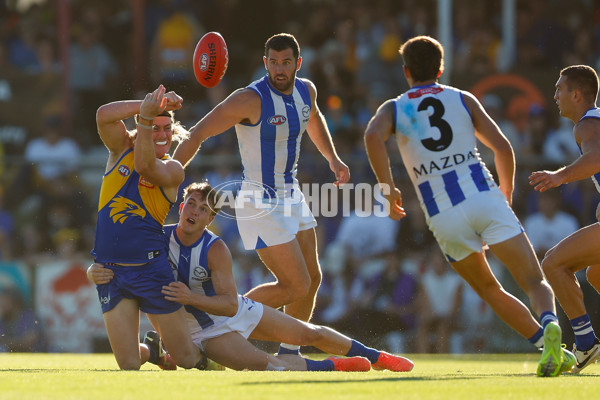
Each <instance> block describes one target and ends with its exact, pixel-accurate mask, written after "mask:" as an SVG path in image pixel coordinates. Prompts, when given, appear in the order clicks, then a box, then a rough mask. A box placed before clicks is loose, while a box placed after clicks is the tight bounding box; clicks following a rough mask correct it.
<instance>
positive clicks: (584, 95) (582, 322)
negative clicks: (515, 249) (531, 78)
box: [529, 65, 600, 373]
mask: <svg viewBox="0 0 600 400" xmlns="http://www.w3.org/2000/svg"><path fill="white" fill-rule="evenodd" d="M598 86H599V84H598V75H597V74H596V71H594V69H593V68H591V67H589V66H587V65H573V66H570V67H567V68H565V69H563V70H562V71H560V77H559V79H558V81H557V82H556V92H555V94H554V100H556V104H557V105H558V108H559V110H560V115H562V116H563V117H565V118H568V119H570V120H571V121H573V123H574V124H575V126H574V127H573V136H574V138H575V141H576V142H577V145H578V146H579V149H580V151H581V156H580V157H579V158H578V159H577V160H575V161H574V162H573V163H571V164H570V165H568V166H566V167H563V168H560V169H558V170H556V171H536V172H533V173H532V174H531V176H530V177H529V183H530V184H531V185H533V186H534V189H535V190H538V191H540V192H544V191H546V190H548V189H550V188H553V187H557V186H560V185H562V184H565V183H569V182H573V181H577V180H581V179H585V178H588V177H591V178H592V181H593V182H594V184H595V185H596V189H597V190H598V191H600V185H598V179H600V175H599V174H598V171H600V161H599V160H600V159H599V157H598V156H599V155H600V109H599V108H598V107H596V98H597V97H598ZM596 219H599V220H600V204H599V205H598V207H597V209H596ZM598 238H600V224H598V223H594V224H591V225H588V226H586V227H584V228H581V229H580V230H578V231H577V232H575V233H573V234H571V235H570V236H568V237H566V238H565V239H563V240H561V241H560V242H559V243H558V244H557V245H556V246H554V247H553V248H552V249H550V250H549V251H548V252H547V253H546V256H545V257H544V260H543V261H542V268H543V270H544V273H545V274H546V277H547V278H548V281H549V282H550V284H551V285H552V288H553V289H554V292H555V293H556V298H557V299H558V301H559V302H560V305H561V306H562V308H563V310H565V313H566V314H567V316H568V317H569V320H570V323H571V327H572V328H573V332H574V333H575V345H574V348H573V350H574V353H575V356H576V357H577V365H576V366H575V367H574V368H573V372H574V373H578V372H580V371H581V370H582V369H584V368H585V367H587V366H588V365H590V364H593V363H595V362H596V360H598V358H600V341H599V340H598V338H597V337H596V334H595V333H594V328H593V327H592V322H591V321H590V316H589V315H588V314H587V312H586V309H585V303H584V301H583V292H582V291H581V287H580V286H579V282H578V281H577V277H576V276H575V273H576V272H577V271H579V270H582V269H584V268H587V271H586V273H587V278H588V281H589V282H590V284H591V285H592V286H593V287H594V288H595V289H596V291H598V292H599V293H600V265H599V264H600V250H599V248H598Z"/></svg>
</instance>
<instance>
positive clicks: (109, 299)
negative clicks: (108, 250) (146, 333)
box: [96, 258, 181, 314]
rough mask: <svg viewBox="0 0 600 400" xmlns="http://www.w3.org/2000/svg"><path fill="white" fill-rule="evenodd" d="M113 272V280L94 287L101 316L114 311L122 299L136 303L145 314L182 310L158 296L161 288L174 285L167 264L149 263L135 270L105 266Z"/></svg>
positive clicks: (131, 267) (129, 267)
mask: <svg viewBox="0 0 600 400" xmlns="http://www.w3.org/2000/svg"><path fill="white" fill-rule="evenodd" d="M104 267H105V268H110V269H111V270H112V271H113V272H114V277H113V279H112V280H111V281H110V282H108V283H105V284H103V285H96V290H97V291H98V298H99V299H100V304H101V305H102V313H105V312H108V311H110V310H112V309H113V308H115V306H116V305H117V304H119V302H120V301H121V300H122V299H123V298H125V299H135V300H137V301H138V302H139V308H140V310H142V311H143V312H145V313H148V314H169V313H172V312H174V311H177V310H178V309H179V308H181V304H179V303H176V302H174V301H169V300H166V299H165V295H164V294H162V293H161V290H162V287H163V285H165V286H166V285H168V284H169V283H171V282H174V281H175V278H174V277H173V271H172V270H171V266H170V265H169V261H168V260H167V259H166V258H165V259H163V260H156V261H152V262H150V263H148V264H144V265H137V266H127V267H124V266H119V265H110V264H106V265H105V266H104Z"/></svg>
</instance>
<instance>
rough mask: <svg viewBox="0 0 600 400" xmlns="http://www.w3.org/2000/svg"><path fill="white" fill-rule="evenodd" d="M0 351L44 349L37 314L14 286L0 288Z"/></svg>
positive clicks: (42, 334)
mask: <svg viewBox="0 0 600 400" xmlns="http://www.w3.org/2000/svg"><path fill="white" fill-rule="evenodd" d="M0 332H2V334H1V335H0V351H3V352H34V351H35V352H38V351H45V350H46V340H45V337H44V333H43V329H42V326H41V324H40V322H39V318H38V316H37V315H36V314H35V313H34V312H33V310H31V308H28V307H27V304H26V302H25V299H24V298H23V295H22V294H21V292H20V291H19V289H17V288H14V287H8V288H6V287H5V288H1V290H0Z"/></svg>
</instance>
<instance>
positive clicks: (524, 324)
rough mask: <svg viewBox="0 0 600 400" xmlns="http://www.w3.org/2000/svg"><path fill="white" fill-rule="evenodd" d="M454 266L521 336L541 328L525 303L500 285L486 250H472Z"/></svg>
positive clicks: (528, 335)
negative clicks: (486, 256)
mask: <svg viewBox="0 0 600 400" xmlns="http://www.w3.org/2000/svg"><path fill="white" fill-rule="evenodd" d="M452 267H453V268H454V270H455V271H456V272H457V273H458V274H459V275H460V276H461V277H462V278H463V279H464V280H465V281H466V282H467V283H468V284H469V285H470V286H471V287H472V288H473V290H475V292H476V293H477V294H478V295H479V297H481V298H482V299H483V300H484V301H485V302H486V303H488V304H489V305H490V307H491V308H492V309H493V310H494V312H496V314H497V315H498V316H499V317H500V318H501V319H502V320H503V321H504V322H506V323H507V324H508V325H509V326H510V327H511V328H513V329H514V330H515V331H517V332H518V333H520V334H521V335H522V336H524V337H525V338H529V337H531V336H532V335H534V334H535V333H536V332H537V330H538V329H539V328H540V325H539V324H538V323H537V321H536V320H535V318H534V317H533V315H531V312H530V311H529V309H528V308H527V307H526V306H525V304H523V303H522V302H521V301H520V300H519V299H517V298H516V297H514V296H513V295H512V294H510V293H508V292H506V291H505V290H504V288H503V287H502V285H500V282H498V280H497V279H496V277H495V276H494V274H493V273H492V270H491V269H490V266H489V264H488V262H487V260H486V258H485V256H484V254H483V253H472V254H470V255H469V256H467V257H466V258H464V259H463V260H460V261H456V262H453V263H452Z"/></svg>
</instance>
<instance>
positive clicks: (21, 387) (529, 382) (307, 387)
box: [0, 353, 600, 400]
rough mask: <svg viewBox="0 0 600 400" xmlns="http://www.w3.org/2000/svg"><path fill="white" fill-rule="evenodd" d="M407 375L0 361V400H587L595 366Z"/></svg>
mask: <svg viewBox="0 0 600 400" xmlns="http://www.w3.org/2000/svg"><path fill="white" fill-rule="evenodd" d="M409 357H411V359H412V360H413V361H415V368H414V370H413V371H412V372H408V373H392V372H387V371H386V372H382V371H373V370H372V371H370V372H366V373H358V372H357V373H345V372H247V371H244V372H236V371H230V370H227V371H204V372H201V371H197V370H178V371H161V370H159V369H158V368H157V367H155V366H153V365H149V364H148V365H144V366H142V370H141V371H118V370H117V368H116V362H115V360H114V358H113V356H112V355H111V354H16V353H15V354H0V399H1V400H12V399H15V400H16V399H18V400H22V399H27V400H29V399H35V400H37V399H61V400H63V399H85V400H87V399H90V400H93V399H98V400H116V399H143V400H151V399H165V400H180V399H182V400H188V399H190V400H191V399H194V400H195V399H198V400H210V399H219V400H269V399H273V400H295V399H302V400H319V399H375V400H378V399H385V400H387V399H393V400H399V399H402V400H405V399H419V400H421V399H519V400H521V399H577V398H583V399H594V398H598V397H597V396H599V394H598V393H600V379H599V378H600V365H592V366H590V367H588V368H587V369H586V370H584V372H583V373H582V374H581V375H573V376H561V377H558V378H538V377H536V376H535V370H536V367H537V355H536V354H504V355H463V356H448V355H412V356H409Z"/></svg>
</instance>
